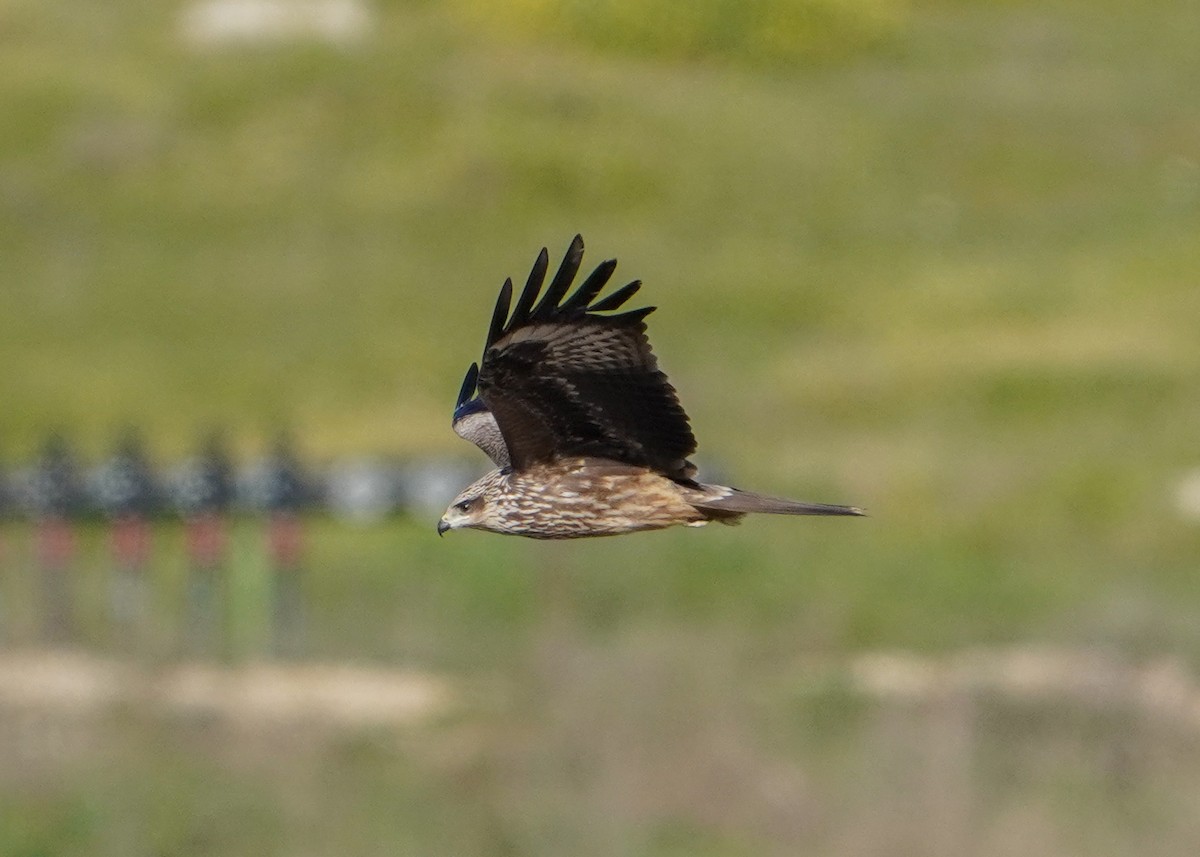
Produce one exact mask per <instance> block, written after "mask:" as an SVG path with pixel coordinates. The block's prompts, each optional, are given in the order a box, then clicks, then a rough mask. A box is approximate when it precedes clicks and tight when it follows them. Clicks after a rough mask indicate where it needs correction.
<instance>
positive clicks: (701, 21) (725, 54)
mask: <svg viewBox="0 0 1200 857" xmlns="http://www.w3.org/2000/svg"><path fill="white" fill-rule="evenodd" d="M455 5H456V7H457V8H458V9H460V10H461V13H462V14H463V15H464V17H465V18H466V19H467V20H469V21H473V22H477V23H479V24H480V25H481V31H480V32H481V33H482V34H483V35H484V36H485V37H486V38H491V39H494V38H496V37H497V36H504V37H508V38H510V39H515V40H522V41H530V40H533V41H541V42H545V41H559V42H565V43H567V44H571V45H582V46H587V47H592V48H597V49H599V50H615V51H617V52H620V53H626V54H631V55H636V56H638V57H640V58H641V59H643V60H644V59H648V58H653V57H667V58H673V59H693V60H697V59H707V60H713V59H716V60H721V61H725V62H733V63H743V64H744V63H748V64H755V65H764V64H775V63H812V62H818V61H828V60H831V59H835V58H845V57H848V56H853V55H854V54H855V53H858V52H859V51H862V50H863V49H868V48H876V47H879V46H880V45H881V44H884V43H886V42H888V41H889V40H894V39H898V38H899V36H900V34H901V33H902V32H903V27H904V23H905V20H906V18H907V12H908V3H907V2H906V0H742V2H738V0H698V2H694V3H687V4H683V5H681V4H678V3H671V2H668V0H647V2H641V3H638V2H634V0H601V2H586V0H569V2H551V0H525V2H520V3H505V4H496V3H487V2H483V0H459V2H457V3H456V4H455Z"/></svg>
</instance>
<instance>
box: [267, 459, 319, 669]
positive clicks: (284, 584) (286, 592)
mask: <svg viewBox="0 0 1200 857" xmlns="http://www.w3.org/2000/svg"><path fill="white" fill-rule="evenodd" d="M263 479H264V485H263V488H264V491H263V499H264V501H265V502H264V507H265V509H266V513H267V532H266V541H267V557H268V561H269V566H270V568H269V574H270V597H271V653H272V654H273V655H275V656H276V657H288V658H294V657H299V656H300V655H302V654H303V652H304V648H305V640H304V637H305V627H304V625H305V621H306V612H307V611H306V608H305V601H304V585H303V584H304V580H303V578H304V550H305V533H304V518H303V513H304V512H305V511H306V509H307V507H308V506H309V505H310V504H311V502H312V500H313V489H312V484H311V482H310V481H309V478H308V476H307V474H305V472H304V470H303V468H302V467H301V466H300V462H299V460H298V459H297V458H296V455H295V453H294V451H293V450H292V447H291V444H290V443H289V442H288V439H287V438H286V437H283V436H281V437H280V438H279V439H277V441H276V443H275V447H274V449H273V450H272V452H271V455H270V456H269V458H268V459H267V462H266V466H265V468H264V473H263Z"/></svg>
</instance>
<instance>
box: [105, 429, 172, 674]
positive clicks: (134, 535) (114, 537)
mask: <svg viewBox="0 0 1200 857" xmlns="http://www.w3.org/2000/svg"><path fill="white" fill-rule="evenodd" d="M93 493H94V496H95V498H96V501H97V504H98V505H99V507H100V509H101V510H102V511H103V512H104V514H105V516H106V517H107V518H108V521H109V531H108V536H109V554H110V556H111V561H112V566H111V571H110V575H111V576H110V577H109V587H108V615H109V622H110V628H109V632H110V634H111V635H112V641H111V642H112V644H113V646H114V647H115V648H116V649H118V650H121V651H126V652H144V651H145V650H146V648H147V645H148V641H149V626H148V621H149V600H150V598H149V589H150V581H149V574H150V559H151V552H152V547H153V545H152V542H153V534H152V532H151V527H150V516H151V515H152V514H153V513H154V512H156V511H158V509H159V508H160V505H159V501H160V498H161V494H160V491H159V488H158V484H157V481H156V480H155V477H154V474H153V472H152V470H151V467H150V463H149V460H148V459H147V457H146V453H145V449H144V446H143V444H142V440H141V437H140V436H139V435H138V434H137V433H136V432H134V431H133V430H127V431H126V432H125V433H124V434H123V435H122V436H121V439H120V440H119V441H118V443H117V448H116V451H115V452H114V453H113V455H112V457H111V458H109V460H108V461H107V462H105V463H104V465H102V466H101V467H100V468H99V469H98V470H97V471H96V475H95V484H94V486H93Z"/></svg>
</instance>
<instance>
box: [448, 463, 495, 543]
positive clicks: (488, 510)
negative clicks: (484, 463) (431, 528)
mask: <svg viewBox="0 0 1200 857" xmlns="http://www.w3.org/2000/svg"><path fill="white" fill-rule="evenodd" d="M503 478H504V476H503V474H502V473H501V471H499V470H493V471H492V472H491V473H489V474H488V475H487V476H484V477H483V478H482V479H480V480H478V481H476V482H474V483H473V484H471V485H470V486H469V487H467V488H465V489H464V490H463V492H462V493H461V494H459V495H458V496H457V497H455V498H454V501H453V502H452V503H451V504H450V506H449V507H448V508H447V509H446V511H445V513H444V514H443V515H442V517H441V520H439V521H438V525H437V530H438V535H439V536H440V535H444V534H445V532H446V531H447V530H463V529H482V530H486V529H490V527H489V526H488V524H489V521H490V519H491V518H492V517H493V515H494V513H495V511H496V503H495V500H496V496H497V493H498V492H499V491H500V490H501V487H502V486H501V482H502V480H503Z"/></svg>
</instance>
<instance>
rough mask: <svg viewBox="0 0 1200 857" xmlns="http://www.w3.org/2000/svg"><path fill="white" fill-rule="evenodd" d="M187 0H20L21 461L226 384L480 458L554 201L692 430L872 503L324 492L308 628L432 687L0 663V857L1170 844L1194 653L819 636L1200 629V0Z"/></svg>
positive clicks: (231, 417) (1185, 783)
mask: <svg viewBox="0 0 1200 857" xmlns="http://www.w3.org/2000/svg"><path fill="white" fill-rule="evenodd" d="M197 8H199V7H192V8H190V9H189V7H187V6H186V5H185V4H181V3H151V2H135V0H120V2H111V3H106V4H83V3H70V2H65V0H6V2H4V3H2V4H0V117H2V118H0V298H2V306H0V366H2V367H3V368H2V370H0V458H3V459H4V460H6V461H10V462H11V461H22V460H26V459H28V458H30V457H32V455H33V454H34V453H35V451H36V449H37V447H38V445H39V443H40V442H41V439H42V438H43V437H44V436H45V434H46V432H47V431H48V430H49V429H52V428H64V429H65V430H67V431H68V432H69V433H70V436H71V437H72V439H73V440H75V441H76V442H77V443H78V445H79V447H80V449H81V450H82V452H83V453H84V455H85V456H87V457H90V458H94V457H98V456H100V455H102V454H104V453H105V452H106V451H107V450H108V449H109V448H110V446H111V443H112V440H113V438H114V436H115V434H116V433H117V431H118V430H119V429H120V428H121V427H122V426H124V425H127V424H134V425H137V426H140V427H142V428H143V429H144V431H145V433H146V436H147V438H148V439H149V441H150V444H151V446H152V450H153V453H154V455H155V456H156V458H158V459H159V460H162V461H170V460H173V459H177V458H179V457H181V456H183V455H184V454H186V453H188V452H190V451H191V450H192V448H193V446H194V444H195V442H196V438H197V436H198V432H199V431H201V430H203V429H205V428H206V427H209V426H212V425H221V426H225V427H226V428H227V430H228V431H229V433H230V436H231V438H232V440H233V441H234V444H235V446H236V449H237V451H238V452H239V454H240V455H243V456H250V455H254V454H257V453H258V452H260V451H261V450H262V449H263V448H264V447H265V445H266V443H267V442H268V441H269V439H270V438H271V436H272V433H273V431H274V430H275V428H276V427H277V426H279V425H281V424H286V425H288V426H290V427H291V428H292V429H293V430H294V431H295V433H296V436H297V438H298V439H299V442H300V446H301V447H302V449H303V450H304V451H305V453H306V454H308V455H311V456H313V457H315V458H317V459H325V460H327V459H331V458H334V457H337V456H345V455H356V454H362V453H367V452H369V453H382V454H389V455H397V456H405V457H413V458H416V457H420V456H428V455H449V456H462V457H464V458H468V459H469V460H471V461H472V462H475V463H480V465H481V466H482V463H481V461H480V459H481V456H479V455H477V454H475V453H474V451H473V450H471V449H470V448H469V447H466V448H464V444H463V443H462V442H461V441H460V440H458V439H457V438H456V437H454V435H453V434H452V433H451V432H450V430H449V425H448V423H449V412H450V408H451V406H452V404H453V397H454V394H455V392H456V391H457V388H458V384H459V381H460V380H461V377H462V372H463V370H464V369H465V367H466V365H467V364H469V363H470V361H471V360H473V359H475V358H476V357H477V355H478V352H479V349H480V346H481V344H482V337H483V334H484V332H485V328H486V323H487V320H488V317H489V314H490V311H491V304H492V301H493V299H494V295H495V291H496V289H497V287H498V286H499V285H500V283H501V282H502V281H503V279H504V277H506V276H513V277H514V278H515V279H520V278H522V277H523V276H524V275H525V273H526V272H527V270H528V266H529V264H530V263H531V262H532V260H533V258H534V255H535V254H536V252H537V250H538V248H539V247H541V246H542V245H544V244H545V245H548V246H549V249H550V253H551V257H552V258H555V259H556V258H557V257H558V256H560V255H561V253H562V251H563V250H564V249H565V247H566V244H567V242H568V241H569V239H570V238H571V236H572V235H573V234H574V233H575V232H581V233H582V234H583V235H584V237H585V239H586V241H587V247H588V251H587V255H586V256H585V266H586V265H587V263H588V262H589V261H591V262H598V261H599V260H601V259H603V258H607V257H609V256H617V257H618V258H619V259H620V266H619V268H618V272H617V278H618V279H620V280H621V282H625V281H627V280H629V279H633V278H641V279H643V280H644V281H645V283H646V286H645V288H644V291H643V293H642V294H643V296H644V300H645V301H647V302H650V303H653V304H655V305H657V306H658V307H660V309H659V311H658V312H657V313H656V314H655V315H654V316H652V317H651V319H650V327H651V336H652V341H653V342H654V344H655V348H656V351H657V353H658V355H659V357H660V361H661V362H662V365H663V367H664V368H665V369H666V370H667V371H668V372H669V373H670V376H671V379H672V381H673V382H674V384H675V385H676V387H677V388H678V389H679V391H680V394H681V397H682V400H683V402H684V404H685V406H686V407H687V408H688V411H689V413H690V415H691V417H692V420H693V424H694V426H695V428H696V433H697V435H698V437H699V439H700V444H701V446H700V453H699V455H698V457H697V460H698V461H699V462H700V463H701V466H702V467H703V465H704V464H705V463H706V462H711V463H713V464H714V465H717V466H719V469H720V471H721V472H722V473H724V474H728V475H730V476H731V478H733V479H734V480H735V481H736V482H738V483H739V484H744V485H746V486H749V487H753V488H755V489H759V490H762V491H764V492H771V493H778V494H784V495H790V496H797V497H801V498H804V499H812V500H821V501H828V502H847V503H855V504H859V505H863V506H866V507H867V508H868V509H870V510H871V512H872V517H871V518H870V519H867V520H862V521H839V520H789V519H773V518H767V519H760V520H751V521H749V522H747V523H746V524H745V525H744V526H742V527H740V528H737V529H727V528H710V529H708V530H705V531H699V532H694V531H670V532H664V533H658V534H651V535H643V536H634V537H629V538H625V539H617V540H599V541H595V542H583V543H574V544H565V545H564V544H540V543H533V542H526V541H519V540H511V539H503V538H500V537H495V536H487V535H482V534H476V533H456V534H454V535H453V536H452V537H448V538H446V539H443V540H440V541H439V540H438V539H437V538H436V536H435V535H434V530H433V523H434V522H433V521H432V520H400V521H394V522H389V523H387V524H385V525H379V526H374V527H369V528H362V529H355V528H350V527H347V526H345V525H341V524H337V523H334V522H329V521H318V522H316V523H315V524H314V527H313V531H312V533H311V534H310V545H311V549H310V557H309V567H310V575H309V578H308V579H307V580H306V582H305V585H306V586H307V588H308V597H309V604H310V609H311V616H310V623H309V631H310V635H311V649H312V652H313V655H314V657H315V658H317V659H319V660H325V661H343V660H345V661H351V662H358V663H371V664H377V665H386V666H389V667H390V666H399V667H404V668H411V669H417V670H424V671H429V672H430V673H433V674H437V675H439V676H441V677H443V678H444V679H445V680H446V681H447V682H448V683H449V685H450V686H452V687H453V688H455V692H454V695H453V696H454V700H455V702H454V704H453V706H451V707H450V708H449V709H448V710H446V711H443V712H442V713H440V714H439V715H438V716H436V717H432V718H430V719H428V720H426V721H423V722H421V723H418V724H408V725H404V726H402V727H395V728H390V727H388V728H385V727H372V728H363V729H352V730H348V731H347V730H338V729H331V728H329V727H322V726H319V725H311V724H310V725H308V726H289V727H288V728H286V729H284V728H280V729H275V730H271V729H266V730H264V729H254V728H250V727H246V726H239V725H238V724H236V723H234V724H232V725H231V724H228V723H224V722H210V721H208V720H204V719H200V720H196V721H193V720H183V721H180V720H178V719H172V718H170V717H164V716H162V715H161V713H156V712H155V711H153V710H150V709H148V708H146V707H143V706H138V705H128V706H123V707H118V708H116V709H113V710H106V711H105V713H103V714H93V715H89V716H84V715H82V714H80V713H79V712H73V711H70V710H67V711H60V712H57V713H54V714H53V715H51V716H48V717H42V716H41V715H38V716H34V715H32V714H29V712H28V711H26V710H25V709H22V708H20V706H19V705H18V704H17V703H10V704H5V705H6V707H3V708H0V712H8V713H6V714H4V720H3V721H0V724H3V726H2V728H3V729H4V733H5V734H3V735H0V854H6V855H7V854H11V855H23V857H24V855H28V856H29V857H33V855H58V854H64V855H75V854H80V855H82V854H88V855H109V854H111V855H129V854H161V855H201V854H214V855H217V854H220V855H240V854H247V855H249V854H255V855H262V854H269V855H275V854H278V855H289V857H290V855H308V854H312V855H317V854H415V855H425V854H429V855H433V854H438V855H446V854H453V855H508V854H512V855H526V854H529V855H565V854H574V855H647V857H659V855H684V854H687V855H722V856H723V855H758V854H767V855H774V854H779V855H784V854H798V853H803V854H813V855H823V854H824V855H906V854H912V855H942V854H945V855H963V854H986V855H1008V854H1012V855H1017V854H1020V855H1035V857H1036V855H1064V854H1088V855H1109V854H1111V855H1185V854H1186V855H1191V854H1194V853H1196V850H1197V848H1200V822H1197V815H1196V813H1195V807H1196V805H1197V801H1200V693H1197V692H1196V691H1195V686H1194V684H1193V685H1191V686H1190V687H1191V688H1192V690H1191V691H1187V692H1185V691H1186V688H1184V690H1179V689H1178V688H1176V691H1178V692H1177V693H1176V696H1175V697H1172V699H1175V701H1176V702H1177V703H1178V705H1177V706H1176V709H1172V710H1177V713H1179V712H1182V714H1181V716H1180V717H1178V718H1176V719H1175V720H1171V721H1170V722H1169V723H1167V724H1165V725H1164V723H1163V722H1161V721H1160V720H1156V719H1155V718H1154V717H1151V716H1149V715H1147V714H1146V713H1145V712H1144V711H1143V710H1142V709H1141V708H1139V707H1138V706H1137V705H1135V704H1131V703H1127V702H1122V701H1121V700H1124V699H1125V696H1124V695H1122V694H1123V691H1122V688H1121V687H1116V688H1114V687H1112V686H1109V685H1108V684H1105V683H1104V682H1100V683H1099V684H1098V685H1097V686H1096V687H1094V688H1093V687H1091V685H1088V688H1090V689H1086V688H1085V692H1083V693H1082V694H1075V695H1074V696H1070V697H1069V698H1053V699H1050V700H1049V701H1047V700H1045V699H1032V698H1025V697H1021V696H1020V695H1017V696H1015V697H1014V696H1012V695H1011V694H1005V693H1000V692H997V691H995V690H994V689H992V690H989V688H990V687H991V685H988V684H987V682H983V681H981V683H980V686H979V687H978V688H975V690H973V691H972V692H970V693H966V694H964V693H962V692H960V690H961V688H960V690H955V689H954V688H955V687H958V685H954V686H950V685H947V686H946V687H942V688H941V690H938V689H937V687H935V689H934V692H932V694H931V695H925V696H920V697H904V698H901V699H898V700H897V699H893V698H884V697H881V696H872V695H870V694H869V693H863V692H861V689H860V688H858V686H857V685H855V684H854V682H853V681H852V675H853V673H852V671H851V670H850V668H849V666H848V665H852V664H854V663H857V661H856V660H855V659H856V658H860V657H862V656H865V655H867V654H869V653H872V652H879V651H893V650H894V651H901V652H905V653H908V656H911V657H913V658H930V659H932V660H930V661H920V662H921V663H941V662H942V661H941V660H939V659H946V658H949V659H953V658H955V657H957V656H958V655H959V654H961V653H962V652H964V651H976V650H987V651H993V650H995V651H1004V650H1008V649H1011V648H1013V647H1030V646H1033V647H1040V648H1042V649H1045V650H1046V651H1086V652H1092V653H1099V654H1100V655H1102V656H1103V657H1105V658H1108V659H1109V660H1110V661H1111V662H1112V663H1114V664H1117V665H1132V666H1133V667H1137V668H1140V665H1150V666H1153V665H1154V664H1160V663H1170V664H1173V665H1176V666H1177V667H1179V668H1180V669H1182V670H1183V672H1184V674H1186V675H1195V674H1196V671H1197V670H1200V585H1198V584H1197V571H1198V558H1200V525H1198V523H1197V520H1196V519H1195V515H1196V512H1195V509H1192V510H1191V512H1190V514H1191V515H1192V517H1189V513H1188V510H1187V509H1186V508H1185V507H1183V506H1181V505H1180V501H1179V496H1178V495H1179V491H1180V486H1181V485H1182V484H1183V482H1184V480H1185V479H1186V477H1187V474H1188V473H1189V472H1193V471H1194V470H1195V468H1197V467H1198V466H1200V443H1198V440H1200V395H1198V394H1200V335H1198V331H1200V288H1198V287H1197V286H1198V283H1197V276H1196V272H1197V271H1198V270H1200V240H1197V239H1198V237H1200V100H1197V98H1196V88H1197V82H1200V51H1197V49H1196V46H1197V45H1198V44H1200V5H1197V4H1196V3H1195V2H1192V0H1152V2H1148V3H1144V4H1125V3H1117V2H1110V1H1109V0H1093V2H1084V0H1061V2H1058V1H1057V0H1056V1H1055V2H1048V3H1047V2H1039V3H1034V2H1025V0H1007V1H1006V2H984V0H942V1H941V2H939V0H927V2H922V1H921V0H908V2H902V0H777V2H768V0H757V2H753V3H733V2H723V0H706V2H698V3H695V4H689V5H686V6H683V5H678V4H671V3H667V2H660V0H653V2H650V0H647V2H641V3H633V2H621V0H608V1H607V2H598V3H583V2H562V3H551V2H546V0H525V2H521V3H512V4H508V5H495V4H488V3H484V2H479V0H452V2H446V3H433V2H421V0H411V2H375V3H372V4H370V5H367V6H362V7H360V6H356V5H354V4H348V5H347V4H342V5H340V6H339V4H336V3H335V4H333V8H335V9H338V8H340V9H341V10H342V12H341V13H339V14H342V15H343V17H342V18H338V17H337V15H332V16H331V18H330V20H333V21H334V22H335V23H336V21H338V20H341V21H343V25H341V26H342V29H341V30H337V28H336V27H335V28H334V29H335V30H336V33H337V34H340V35H337V34H335V37H334V38H332V39H331V38H328V37H325V36H322V35H320V34H319V33H317V32H315V31H313V32H309V29H311V28H310V25H309V24H301V23H297V21H301V20H302V18H303V16H302V15H300V13H299V12H297V11H296V10H297V9H298V8H299V7H295V6H292V7H287V9H286V10H285V11H286V12H287V14H286V15H284V16H283V20H285V21H286V22H290V23H285V24H284V25H282V26H283V28H284V29H285V30H288V31H289V32H290V35H286V34H285V35H271V34H270V33H269V32H266V33H265V34H263V33H259V35H245V36H243V37H237V36H228V34H226V36H225V37H223V36H222V35H221V32H222V31H220V28H219V27H218V28H216V29H211V28H210V30H205V29H204V26H205V25H204V22H205V21H210V20H211V19H209V18H204V17H203V15H202V13H201V12H198V11H197ZM230 8H234V7H230ZM281 8H282V7H281ZM347 10H349V11H348V12H347ZM297 16H299V17H297ZM235 17H236V16H235ZM251 17H253V16H251ZM266 17H267V18H268V19H270V18H271V16H270V15H267V16H266ZM305 20H306V19H305ZM346 21H349V23H348V24H347V23H346ZM268 23H269V21H268ZM276 23H277V24H278V21H276ZM313 26H315V25H313ZM268 30H269V27H268ZM5 533H6V535H7V536H8V537H9V538H8V542H9V543H10V544H11V545H15V546H16V547H13V548H12V550H10V552H9V560H8V565H7V566H5V568H6V569H7V570H9V571H10V572H12V571H13V569H18V567H19V563H18V562H17V561H16V560H14V559H12V557H14V556H16V557H18V558H19V556H20V553H21V550H22V548H21V547H20V542H21V539H22V538H23V535H22V529H21V525H18V524H9V525H7V527H6V530H5ZM157 535H158V554H159V555H160V556H161V557H163V559H162V560H161V577H160V578H159V579H157V580H156V582H155V586H156V592H157V593H158V594H157V598H158V600H159V602H160V607H161V613H160V618H159V620H158V622H159V624H160V625H161V626H162V627H164V628H166V627H169V626H170V624H171V621H172V618H171V616H172V614H171V611H172V610H175V609H177V606H176V602H177V597H176V596H177V594H178V589H179V578H180V575H181V569H180V568H179V564H180V562H181V560H176V559H174V557H175V556H177V554H178V551H177V550H175V549H174V547H175V546H177V543H178V540H179V539H180V534H179V532H178V531H177V530H176V529H175V528H173V527H170V526H165V527H162V528H161V529H160V532H159V533H158V534H157ZM257 538H258V536H257V534H256V532H255V531H254V529H253V527H252V526H251V525H250V524H248V523H244V524H242V525H240V527H239V529H238V530H237V532H236V533H235V540H234V541H235V544H234V548H235V562H234V564H233V571H234V579H233V581H232V582H231V591H232V593H233V595H232V596H231V597H232V598H233V600H234V603H235V605H236V608H235V612H234V616H233V618H232V622H233V625H234V629H233V636H234V641H235V645H234V648H235V656H236V657H237V658H248V657H253V656H254V654H255V652H256V651H259V650H260V649H261V646H259V643H260V641H261V638H262V635H263V632H262V630H261V623H262V621H263V614H264V612H265V607H264V606H263V603H264V602H263V596H262V590H263V582H262V580H263V574H262V569H261V564H262V563H261V558H260V557H259V555H258V554H259V550H258V541H257ZM83 539H84V545H83V555H84V556H91V557H96V556H100V555H101V554H102V553H103V549H102V544H101V543H102V541H103V535H102V534H101V533H100V532H99V531H93V530H89V531H86V532H85V533H84V536H83ZM99 562H100V561H99V560H94V561H93V564H98V563H99ZM0 584H2V585H0V591H3V592H5V593H6V594H7V595H8V596H10V597H9V600H10V601H13V602H16V603H20V602H21V596H22V593H23V592H24V591H25V588H27V587H28V581H27V580H24V581H23V578H21V577H20V575H19V574H16V573H15V572H14V573H11V574H9V576H8V579H6V580H5V581H0ZM80 586H81V591H82V592H83V593H84V598H85V603H86V598H87V597H88V596H87V593H93V596H94V598H95V599H99V598H100V596H99V595H95V592H94V590H96V589H97V586H98V584H96V583H95V580H94V578H93V577H87V578H85V580H84V582H83V583H81V584H80ZM18 619H19V616H18ZM814 665H815V666H814ZM155 668H157V667H155ZM151 669H153V668H151ZM1068 672H1069V671H1068ZM1117 674H1119V675H1126V674H1125V673H1121V672H1120V670H1118V671H1117ZM1067 678H1070V676H1069V675H1068V676H1067ZM1117 683H1118V684H1120V681H1118V682H1117ZM935 684H936V683H935ZM968 684H970V682H968ZM938 687H940V685H939V686H938ZM1172 687H1174V686H1172ZM1125 690H1128V688H1125ZM1118 691H1122V692H1118ZM1188 693H1191V695H1190V696H1188ZM1181 694H1182V695H1181ZM1189 706H1190V707H1189ZM1189 712H1190V713H1189Z"/></svg>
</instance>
